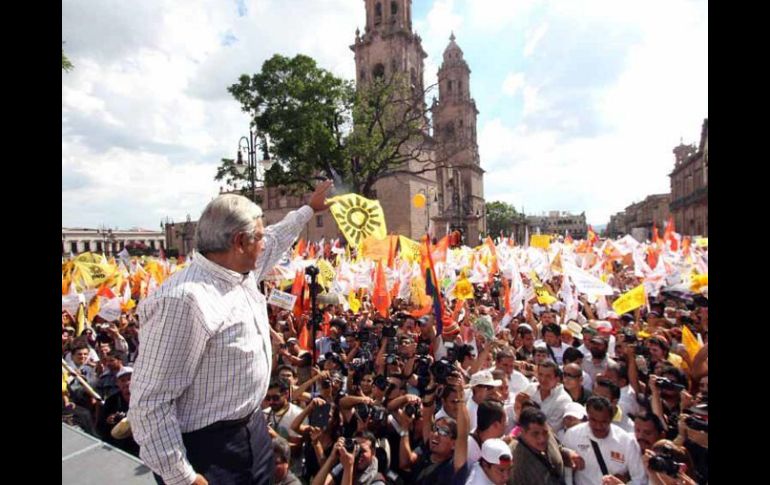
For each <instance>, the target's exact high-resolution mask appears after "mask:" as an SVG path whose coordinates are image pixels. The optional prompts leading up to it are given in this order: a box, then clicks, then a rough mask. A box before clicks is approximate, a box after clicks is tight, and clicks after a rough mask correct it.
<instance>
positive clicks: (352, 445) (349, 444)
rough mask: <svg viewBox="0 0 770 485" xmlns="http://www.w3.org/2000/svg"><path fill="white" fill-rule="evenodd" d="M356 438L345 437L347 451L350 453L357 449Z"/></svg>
mask: <svg viewBox="0 0 770 485" xmlns="http://www.w3.org/2000/svg"><path fill="white" fill-rule="evenodd" d="M356 444H357V443H356V440H354V439H353V438H345V451H347V452H348V453H353V451H355V449H356Z"/></svg>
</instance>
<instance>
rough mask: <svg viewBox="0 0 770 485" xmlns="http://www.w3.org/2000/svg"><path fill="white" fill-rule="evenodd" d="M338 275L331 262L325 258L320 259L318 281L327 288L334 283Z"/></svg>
mask: <svg viewBox="0 0 770 485" xmlns="http://www.w3.org/2000/svg"><path fill="white" fill-rule="evenodd" d="M335 275H336V273H335V271H334V268H333V267H332V265H331V263H330V262H328V261H326V260H325V259H319V260H318V283H319V284H320V285H321V286H323V287H324V288H326V289H329V288H330V287H331V285H332V283H334V276H335Z"/></svg>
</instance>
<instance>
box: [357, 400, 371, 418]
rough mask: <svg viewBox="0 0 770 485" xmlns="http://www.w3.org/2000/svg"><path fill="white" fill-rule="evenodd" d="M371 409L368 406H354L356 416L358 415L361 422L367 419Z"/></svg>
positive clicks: (360, 404)
mask: <svg viewBox="0 0 770 485" xmlns="http://www.w3.org/2000/svg"><path fill="white" fill-rule="evenodd" d="M371 411H372V409H371V407H370V406H369V405H368V404H364V403H359V404H356V415H358V417H359V418H361V420H366V419H367V418H369V415H370V414H371Z"/></svg>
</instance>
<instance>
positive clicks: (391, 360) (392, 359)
mask: <svg viewBox="0 0 770 485" xmlns="http://www.w3.org/2000/svg"><path fill="white" fill-rule="evenodd" d="M385 363H386V364H388V365H393V364H398V355H396V354H388V356H387V357H385Z"/></svg>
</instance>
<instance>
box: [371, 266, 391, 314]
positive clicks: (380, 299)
mask: <svg viewBox="0 0 770 485" xmlns="http://www.w3.org/2000/svg"><path fill="white" fill-rule="evenodd" d="M372 305H373V306H374V308H376V309H377V312H378V313H379V314H380V315H381V316H382V317H383V318H388V309H389V308H390V293H389V292H388V282H387V280H386V278H385V270H384V269H383V267H382V261H377V273H376V275H375V277H374V291H373V292H372Z"/></svg>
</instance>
